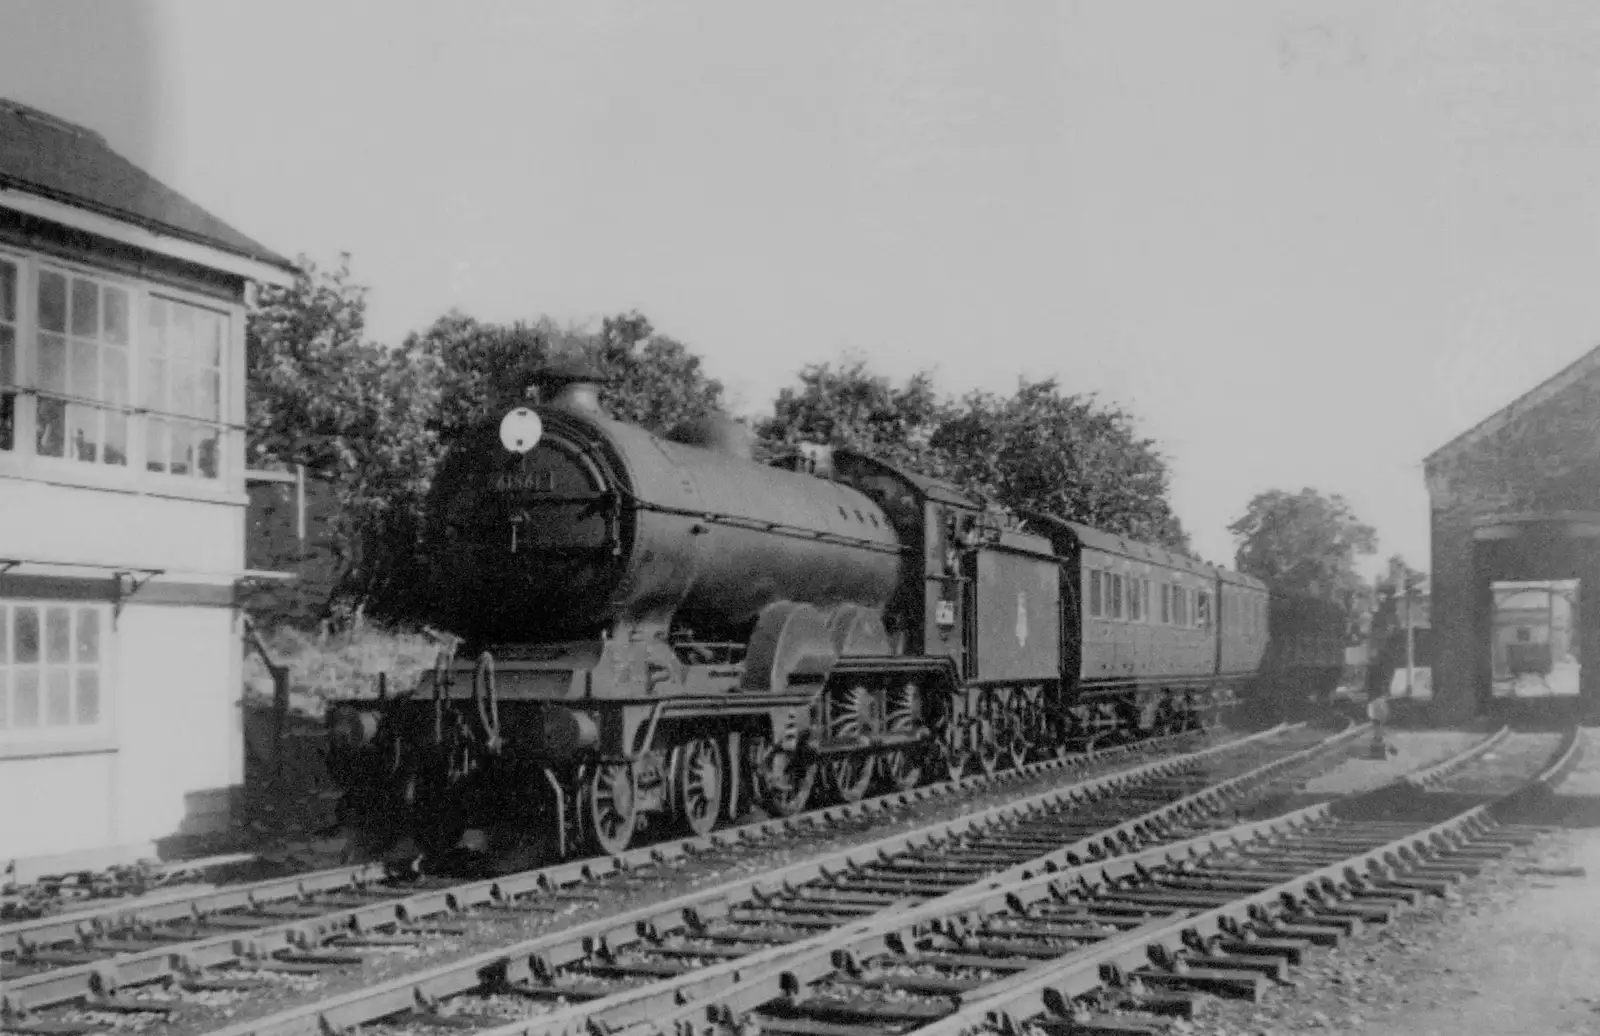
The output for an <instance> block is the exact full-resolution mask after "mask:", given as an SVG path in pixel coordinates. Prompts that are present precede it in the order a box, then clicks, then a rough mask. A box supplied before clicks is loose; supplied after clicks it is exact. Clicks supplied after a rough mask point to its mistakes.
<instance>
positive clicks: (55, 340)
mask: <svg viewBox="0 0 1600 1036" xmlns="http://www.w3.org/2000/svg"><path fill="white" fill-rule="evenodd" d="M292 276H293V266H292V264H290V263H289V261H288V260H286V259H284V258H283V257H282V256H279V255H277V254H275V253H274V252H272V251H270V250H268V249H266V248H264V247H263V246H261V245H259V244H257V243H256V242H254V241H252V240H251V239H249V238H247V237H245V236H244V235H242V234H240V233H239V232H238V231H236V230H234V229H233V228H231V227H229V226H228V225H226V224H225V223H223V222H221V221H220V220H218V219H217V218H216V217H214V216H212V215H210V214H209V213H207V212H205V211H204V210H202V209H201V208H199V207H198V206H196V205H195V204H193V203H192V202H190V201H188V200H187V199H185V198H183V197H181V196H180V195H178V194H176V193H175V192H173V191H171V190H170V189H168V188H166V187H164V186H163V185H162V184H160V183H158V182H156V181H155V180H154V179H152V178H151V177H150V176H149V175H148V174H146V173H145V172H144V171H143V170H141V169H139V168H137V167H136V166H134V165H133V164H132V163H130V162H128V161H127V160H126V159H124V158H122V157H121V156H119V155H117V154H116V153H115V152H114V151H112V150H111V149H110V147H108V146H107V144H106V142H105V140H104V139H103V138H101V137H100V136H99V135H98V134H96V133H94V132H92V131H90V130H87V129H84V128H82V127H78V126H74V125H71V124H69V123H66V122H63V121H61V120H59V119H56V118H54V117H52V116H50V115H47V114H45V113H43V112H40V111H37V110H34V109H32V108H28V107H26V106H24V105H19V104H15V103H12V102H8V101H3V100H0V867H3V866H6V865H7V864H8V863H11V864H13V865H14V866H15V868H16V870H17V873H18V875H19V876H20V877H24V878H25V877H27V876H28V874H29V873H30V871H34V872H36V871H37V870H39V869H47V868H49V867H51V866H57V865H61V864H63V863H64V862H66V860H68V859H70V860H71V862H73V863H82V864H85V865H90V864H92V863H95V862H109V861H114V860H118V859H126V858H128V857H130V856H137V855H142V854H145V853H148V852H149V851H150V848H151V846H152V843H155V842H156V841H158V840H159V839H161V838H164V837H166V836H169V835H174V834H180V833H201V832H204V831H206V830H208V829H215V828H217V827H219V826H221V825H223V824H225V823H226V821H227V808H228V802H229V798H230V795H229V792H230V789H232V788H234V787H236V786H237V785H238V784H239V783H240V782H241V780H242V775H243V743H242V732H241V715H240V708H239V697H240V684H241V675H240V666H241V657H240V628H239V624H240V613H239V610H238V608H237V599H238V591H239V587H240V586H241V584H242V583H243V582H245V581H248V580H249V579H250V578H251V573H249V572H248V571H247V569H246V567H245V557H244V541H245V535H244V531H245V505H246V493H245V443H244V433H243V427H242V425H243V420H244V401H245V314H246V305H247V299H248V298H249V297H250V295H251V293H252V292H253V290H254V286H255V285H258V284H288V283H290V282H291V279H292Z"/></svg>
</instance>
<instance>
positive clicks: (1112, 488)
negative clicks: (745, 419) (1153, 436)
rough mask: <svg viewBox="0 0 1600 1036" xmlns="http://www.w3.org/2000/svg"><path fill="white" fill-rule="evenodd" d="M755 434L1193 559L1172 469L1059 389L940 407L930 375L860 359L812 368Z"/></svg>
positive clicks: (1120, 416) (1024, 390) (1097, 409)
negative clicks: (885, 465)
mask: <svg viewBox="0 0 1600 1036" xmlns="http://www.w3.org/2000/svg"><path fill="white" fill-rule="evenodd" d="M758 432H759V434H760V436H761V438H762V440H763V441H764V442H766V443H768V444H769V445H771V446H775V447H776V446H781V445H782V444H786V443H794V442H798V441H811V442H821V443H827V444H830V445H833V446H845V447H850V448H852V449H857V450H861V451H863V452H867V453H871V454H874V455H876V456H880V457H883V458H884V459H886V460H889V461H891V462H892V463H896V464H899V465H903V466H905V467H907V468H909V469H911V470H913V471H917V472H920V473H921V474H924V475H929V476H932V477H935V478H944V479H947V480H949V481H951V482H954V483H955V484H956V485H958V486H960V487H961V488H963V489H965V490H967V491H968V492H971V493H974V494H976V495H979V496H983V497H986V498H988V499H991V500H994V501H996V502H997V503H999V504H1001V505H1003V506H1006V507H1010V508H1013V509H1018V510H1023V509H1028V510H1040V511H1047V512H1049V513H1052V514H1056V515H1060V516H1061V517H1063V518H1069V519H1072V520H1075V521H1081V522H1085V523H1087V524H1091V525H1094V526H1096V527H1097V528H1101V529H1105V530H1107V531H1109V532H1115V533H1118V534H1121V535H1127V536H1134V537H1137V538H1140V539H1143V540H1147V541H1150V542H1155V543H1160V544H1163V545H1166V546H1169V547H1172V548H1174V549H1177V550H1182V551H1187V549H1188V538H1187V536H1186V535H1185V533H1184V531H1183V528H1182V526H1181V524H1180V523H1179V522H1178V519H1177V516H1176V515H1174V514H1173V513H1172V509H1171V506H1170V505H1169V504H1168V502H1167V499H1166V494H1167V487H1168V475H1167V468H1166V463H1165V461H1164V460H1163V459H1162V458H1161V456H1160V454H1159V453H1157V452H1156V450H1155V448H1154V444H1153V443H1152V442H1150V441H1149V440H1148V439H1141V438H1139V437H1138V436H1137V435H1136V434H1135V432H1134V430H1133V426H1132V420H1131V418H1130V417H1129V416H1128V415H1127V414H1126V413H1124V412H1122V411H1120V410H1117V409H1114V408H1105V407H1102V406H1100V405H1099V404H1097V403H1096V402H1095V401H1094V399H1093V398H1092V397H1084V396H1077V395H1063V394H1062V393H1061V391H1060V389H1059V388H1058V386H1057V385H1056V383H1055V382H1054V381H1040V382H1032V383H1029V382H1024V383H1023V384H1022V385H1021V386H1020V387H1019V388H1018V390H1017V392H1016V394H1015V395H1013V396H1009V397H1000V396H996V395H992V394H989V393H981V392H980V393H972V394H970V395H968V396H967V397H966V398H965V399H963V400H960V401H953V400H947V399H941V398H939V396H938V395H937V393H936V391H935V389H934V383H933V379H932V377H931V376H930V375H929V374H927V373H925V372H924V373H918V374H916V375H913V376H912V377H911V378H909V379H908V380H907V381H906V382H905V384H904V385H903V386H900V387H896V386H895V385H894V384H893V383H892V382H891V381H890V380H889V379H888V378H885V377H882V376H880V375H875V374H873V373H871V372H870V370H869V369H868V367H867V365H866V363H865V362H864V361H861V360H859V359H856V360H847V361H844V362H841V363H840V364H838V365H833V364H827V363H822V364H811V365H809V366H807V367H805V368H804V369H803V370H802V371H801V372H800V386H799V387H798V388H785V389H783V390H782V392H780V393H779V396H778V399H777V402H776V404H775V406H774V413H773V416H772V418H771V419H769V420H767V421H765V422H763V423H762V424H761V425H760V426H759V428H758Z"/></svg>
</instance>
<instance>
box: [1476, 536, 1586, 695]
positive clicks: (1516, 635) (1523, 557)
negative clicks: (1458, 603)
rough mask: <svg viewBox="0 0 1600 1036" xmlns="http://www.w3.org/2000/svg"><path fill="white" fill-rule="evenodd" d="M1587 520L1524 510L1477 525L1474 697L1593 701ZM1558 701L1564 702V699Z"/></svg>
mask: <svg viewBox="0 0 1600 1036" xmlns="http://www.w3.org/2000/svg"><path fill="white" fill-rule="evenodd" d="M1596 531H1600V530H1597V528H1596V526H1595V525H1594V524H1593V523H1592V522H1591V521H1577V520H1573V519H1571V518H1567V517H1565V516H1525V517H1518V518H1514V519H1502V520H1499V521H1495V522H1493V523H1492V524H1490V523H1485V524H1484V525H1482V526H1480V527H1479V528H1478V529H1477V530H1476V535H1475V539H1476V541H1477V542H1476V544H1475V548H1476V549H1475V555H1476V557H1475V562H1476V564H1475V568H1476V579H1475V582H1476V586H1477V589H1476V605H1477V606H1476V607H1475V609H1474V627H1475V631H1474V634H1473V644H1474V646H1475V649H1476V654H1477V657H1476V659H1475V666H1474V669H1475V671H1476V673H1477V679H1476V681H1475V683H1476V686H1477V694H1478V699H1479V701H1480V703H1482V704H1483V705H1486V706H1487V705H1489V704H1491V703H1494V702H1498V703H1501V704H1509V703H1510V702H1513V701H1516V702H1521V701H1523V700H1524V699H1526V700H1528V704H1529V705H1530V706H1535V705H1536V704H1537V700H1538V699H1546V700H1548V702H1549V704H1551V705H1552V706H1560V707H1563V708H1572V707H1576V708H1577V709H1579V710H1580V711H1584V712H1590V711H1591V710H1592V707H1593V705H1594V704H1595V702H1596V699H1597V698H1600V693H1597V692H1600V665H1588V666H1585V665H1584V664H1583V662H1584V661H1585V660H1587V659H1591V658H1600V624H1597V623H1596V621H1595V619H1596V618H1597V617H1600V538H1596V536H1595V532H1596ZM1562 703H1565V704H1564V705H1562Z"/></svg>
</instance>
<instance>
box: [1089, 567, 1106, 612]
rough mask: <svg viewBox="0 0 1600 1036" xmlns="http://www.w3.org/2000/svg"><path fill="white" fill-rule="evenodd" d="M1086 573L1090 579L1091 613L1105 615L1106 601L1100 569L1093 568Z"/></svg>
mask: <svg viewBox="0 0 1600 1036" xmlns="http://www.w3.org/2000/svg"><path fill="white" fill-rule="evenodd" d="M1086 574H1087V576H1088V579H1089V592H1088V595H1087V596H1088V598H1089V614H1090V615H1104V614H1105V602H1104V600H1103V599H1102V597H1101V590H1100V570H1099V569H1094V568H1091V569H1089V571H1088V572H1087V573H1086Z"/></svg>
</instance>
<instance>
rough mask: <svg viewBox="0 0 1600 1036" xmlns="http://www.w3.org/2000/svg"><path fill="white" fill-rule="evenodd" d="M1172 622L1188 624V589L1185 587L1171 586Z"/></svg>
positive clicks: (1181, 624)
mask: <svg viewBox="0 0 1600 1036" xmlns="http://www.w3.org/2000/svg"><path fill="white" fill-rule="evenodd" d="M1172 623H1173V625H1175V626H1187V625H1189V591H1188V588H1186V587H1182V586H1175V587H1173V588H1172Z"/></svg>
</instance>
